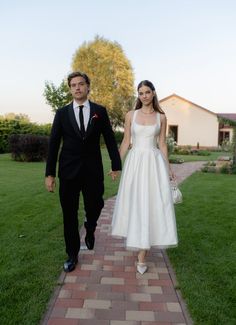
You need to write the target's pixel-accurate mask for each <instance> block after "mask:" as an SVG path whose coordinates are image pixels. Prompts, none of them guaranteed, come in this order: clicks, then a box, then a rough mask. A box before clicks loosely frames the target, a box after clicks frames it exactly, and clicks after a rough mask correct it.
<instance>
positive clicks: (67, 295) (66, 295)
mask: <svg viewBox="0 0 236 325" xmlns="http://www.w3.org/2000/svg"><path fill="white" fill-rule="evenodd" d="M71 295H72V290H65V289H61V290H60V292H59V296H58V297H59V298H70V297H71Z"/></svg>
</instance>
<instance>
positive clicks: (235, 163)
mask: <svg viewBox="0 0 236 325" xmlns="http://www.w3.org/2000/svg"><path fill="white" fill-rule="evenodd" d="M218 121H219V123H220V124H227V125H230V126H232V127H233V139H232V152H233V167H235V168H236V121H234V120H231V119H228V118H226V117H222V116H221V117H218Z"/></svg>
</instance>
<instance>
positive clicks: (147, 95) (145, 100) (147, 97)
mask: <svg viewBox="0 0 236 325" xmlns="http://www.w3.org/2000/svg"><path fill="white" fill-rule="evenodd" d="M154 95H155V93H154V91H153V90H152V89H151V88H149V87H147V86H142V87H140V88H139V90H138V98H139V99H140V101H141V103H142V104H143V105H145V106H147V105H149V104H151V103H152V99H153V97H154Z"/></svg>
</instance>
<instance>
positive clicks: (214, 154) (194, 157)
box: [170, 151, 232, 162]
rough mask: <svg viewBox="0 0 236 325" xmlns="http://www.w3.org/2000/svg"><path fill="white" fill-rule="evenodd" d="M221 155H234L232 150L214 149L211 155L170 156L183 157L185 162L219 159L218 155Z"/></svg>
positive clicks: (173, 156)
mask: <svg viewBox="0 0 236 325" xmlns="http://www.w3.org/2000/svg"><path fill="white" fill-rule="evenodd" d="M221 156H232V154H231V153H230V152H223V151H213V152H210V155H209V156H198V155H171V156H170V158H180V159H183V160H184V162H188V161H205V160H207V161H213V160H217V158H218V157H221Z"/></svg>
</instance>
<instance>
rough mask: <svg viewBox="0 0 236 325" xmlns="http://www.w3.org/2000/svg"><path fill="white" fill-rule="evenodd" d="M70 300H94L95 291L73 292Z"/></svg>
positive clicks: (95, 296)
mask: <svg viewBox="0 0 236 325" xmlns="http://www.w3.org/2000/svg"><path fill="white" fill-rule="evenodd" d="M72 298H74V299H95V298H97V292H96V291H79V290H74V291H73V292H72Z"/></svg>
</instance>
